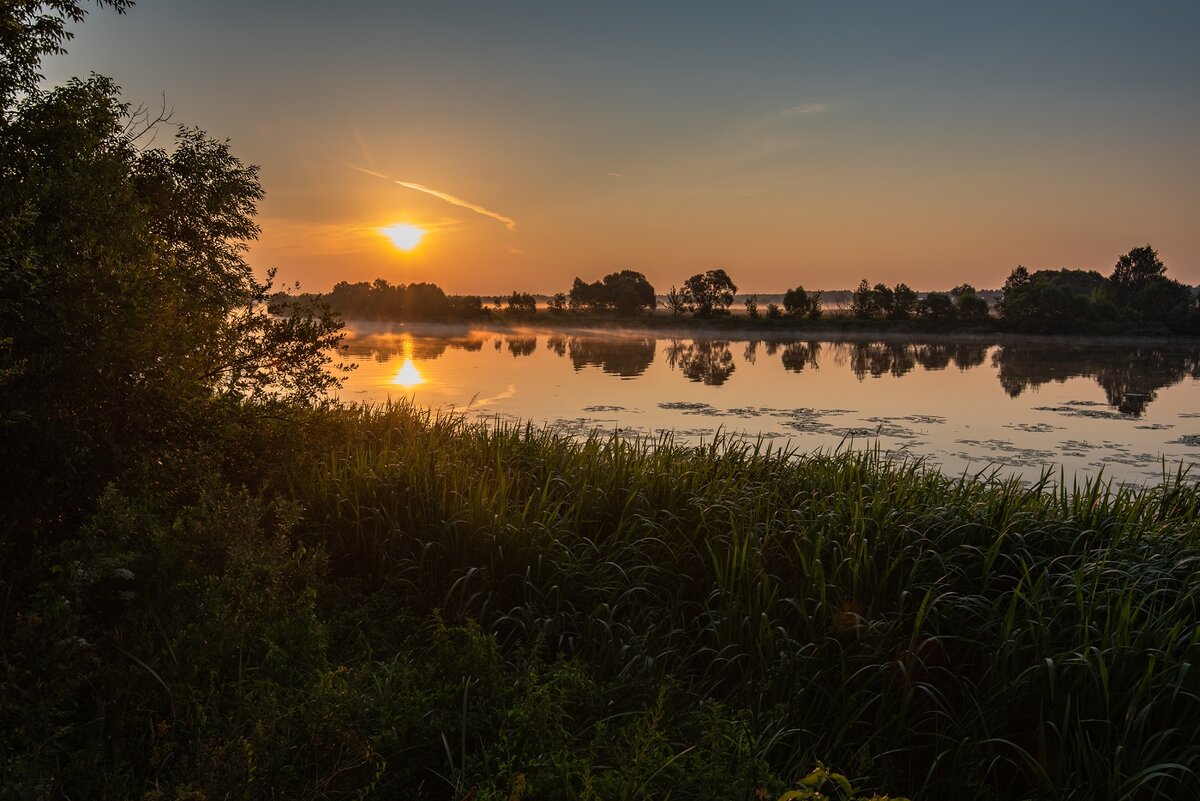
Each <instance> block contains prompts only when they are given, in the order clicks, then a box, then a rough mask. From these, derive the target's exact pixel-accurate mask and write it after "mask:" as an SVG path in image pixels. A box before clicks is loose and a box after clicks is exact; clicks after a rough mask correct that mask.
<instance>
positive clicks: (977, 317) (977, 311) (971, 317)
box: [952, 291, 988, 323]
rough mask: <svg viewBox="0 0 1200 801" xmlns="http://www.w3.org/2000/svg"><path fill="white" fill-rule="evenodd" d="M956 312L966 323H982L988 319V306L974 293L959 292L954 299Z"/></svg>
mask: <svg viewBox="0 0 1200 801" xmlns="http://www.w3.org/2000/svg"><path fill="white" fill-rule="evenodd" d="M952 296H953V293H952ZM954 312H955V316H956V317H957V318H958V319H959V320H961V321H962V322H964V323H980V322H983V321H984V320H986V319H987V318H988V304H987V301H986V300H984V299H983V298H981V297H979V295H977V294H975V293H974V292H973V291H972V292H959V294H958V296H957V297H955V298H954Z"/></svg>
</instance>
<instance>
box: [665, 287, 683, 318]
mask: <svg viewBox="0 0 1200 801" xmlns="http://www.w3.org/2000/svg"><path fill="white" fill-rule="evenodd" d="M667 308H668V309H670V310H671V315H672V316H673V317H678V316H679V315H681V314H683V313H684V312H686V311H687V310H688V302H687V298H686V297H684V294H683V293H682V292H680V291H679V290H678V289H676V288H675V287H674V286H672V287H671V291H670V292H668V293H667Z"/></svg>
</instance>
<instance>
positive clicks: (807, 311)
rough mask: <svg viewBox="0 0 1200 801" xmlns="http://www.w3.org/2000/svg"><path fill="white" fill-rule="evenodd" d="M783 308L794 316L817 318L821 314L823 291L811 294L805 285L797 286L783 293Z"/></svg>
mask: <svg viewBox="0 0 1200 801" xmlns="http://www.w3.org/2000/svg"><path fill="white" fill-rule="evenodd" d="M783 308H784V309H786V310H787V313H788V314H789V315H791V316H792V317H806V318H808V319H810V320H815V319H817V318H818V317H820V316H821V293H820V292H813V293H812V294H809V293H808V292H806V291H805V289H804V287H803V286H797V287H795V288H793V289H789V290H788V291H787V292H785V293H783Z"/></svg>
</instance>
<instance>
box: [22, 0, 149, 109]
mask: <svg viewBox="0 0 1200 801" xmlns="http://www.w3.org/2000/svg"><path fill="white" fill-rule="evenodd" d="M96 5H97V6H100V7H104V6H108V7H109V8H112V9H114V10H115V11H116V12H117V13H118V14H120V13H124V12H125V11H126V10H127V9H128V8H130V7H131V6H132V5H133V2H132V0H97V2H96ZM86 15H87V11H86V10H85V9H84V4H83V3H80V2H78V1H77V0H7V1H6V2H5V3H4V4H3V5H2V6H0V108H3V110H4V113H5V114H7V113H8V112H9V109H10V107H11V104H12V101H13V97H14V96H15V95H16V94H17V93H18V92H28V93H32V92H36V91H37V82H38V79H39V78H41V77H42V76H41V72H40V71H39V68H40V66H41V61H42V57H43V56H48V55H58V54H61V53H64V52H66V51H65V50H64V49H63V45H64V44H65V43H66V42H67V41H68V40H69V39H71V37H72V36H73V35H74V34H72V32H71V31H70V30H69V29H68V28H67V25H68V24H69V23H72V22H74V23H79V22H82V21H83V18H84V17H85V16H86Z"/></svg>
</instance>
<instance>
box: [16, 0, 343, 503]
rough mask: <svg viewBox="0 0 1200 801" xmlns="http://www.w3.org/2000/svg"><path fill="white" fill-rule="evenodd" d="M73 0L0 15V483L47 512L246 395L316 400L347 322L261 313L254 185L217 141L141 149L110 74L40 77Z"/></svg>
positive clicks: (190, 440)
mask: <svg viewBox="0 0 1200 801" xmlns="http://www.w3.org/2000/svg"><path fill="white" fill-rule="evenodd" d="M105 5H110V6H113V7H115V8H117V9H118V10H122V9H123V8H125V7H126V6H127V5H128V3H125V2H110V3H106V4H105ZM56 14H57V15H58V18H56V17H55V15H56ZM82 14H83V11H82V9H81V8H80V7H79V6H78V5H77V4H73V3H63V2H58V3H46V4H30V3H20V2H18V3H15V4H13V3H8V4H5V5H4V8H3V11H2V12H0V23H3V24H0V29H3V31H4V33H3V35H0V63H3V64H4V65H5V66H4V67H3V69H0V98H2V99H3V102H4V105H3V109H2V112H3V113H2V114H0V187H2V190H3V191H0V381H2V382H3V386H2V391H0V426H2V428H3V436H2V440H3V444H0V465H2V466H0V482H3V484H4V485H5V486H6V487H7V488H8V489H9V490H10V492H11V494H12V497H13V498H14V499H15V500H16V505H18V506H21V505H27V506H28V507H29V509H30V510H31V513H32V514H35V515H37V516H40V518H41V519H48V518H47V514H49V511H50V510H51V509H58V510H59V511H61V510H62V508H64V505H69V504H85V505H86V503H87V499H88V498H90V497H91V495H92V494H93V493H94V492H95V491H97V490H98V489H99V488H100V487H101V486H103V484H104V483H105V482H107V481H110V480H112V479H113V478H114V477H115V476H117V475H119V474H120V472H121V471H122V470H125V469H128V468H130V467H132V466H133V465H135V464H137V463H139V462H144V461H146V460H151V461H153V460H157V459H162V458H165V456H166V455H168V454H169V453H171V452H178V451H180V450H184V449H187V448H191V447H196V446H197V444H198V443H199V442H200V441H201V440H202V439H203V438H204V437H206V436H208V433H209V432H212V431H215V430H217V429H218V428H219V427H220V426H221V425H222V423H221V422H220V418H221V416H222V415H223V414H225V413H226V412H227V411H228V410H230V409H232V408H234V407H236V406H237V405H238V404H240V403H243V402H245V401H252V402H254V403H260V404H267V403H277V402H280V401H286V402H311V401H314V400H316V399H318V398H320V397H321V396H322V395H323V394H324V393H325V392H326V391H327V390H328V389H330V388H331V387H332V386H333V385H334V384H335V383H336V380H335V379H334V378H333V377H332V376H331V375H330V373H329V372H328V371H327V370H326V369H325V368H326V366H327V364H328V362H329V352H330V350H331V349H332V348H334V347H335V346H336V345H337V343H338V341H339V338H340V334H339V332H338V329H339V327H340V324H339V323H338V322H337V320H336V319H335V318H334V317H333V316H332V315H331V314H330V313H328V312H327V310H324V309H322V308H321V307H319V306H312V305H307V304H301V303H297V302H290V303H288V302H285V303H284V304H282V305H280V306H279V307H278V308H277V309H276V312H277V313H276V314H270V313H268V311H267V301H268V298H269V296H270V293H271V277H270V276H268V277H267V278H266V280H259V279H258V278H257V277H256V276H255V275H254V274H253V272H252V271H251V269H250V267H249V265H248V264H247V263H246V261H245V259H244V254H245V250H246V246H247V242H248V241H249V240H251V239H253V238H254V237H255V236H257V234H258V226H257V224H256V223H255V221H254V214H255V210H256V206H257V203H258V201H259V200H260V199H261V198H262V194H263V192H262V187H261V185H260V184H259V181H258V170H257V168H256V167H254V166H251V165H247V164H244V163H242V162H241V161H240V160H239V159H238V158H237V157H236V156H234V155H233V153H232V152H231V150H230V147H229V144H228V142H226V141H222V140H218V139H214V138H212V137H210V136H208V135H207V134H205V133H204V132H203V131H200V130H199V129H196V128H188V127H179V128H178V130H177V133H176V135H175V137H174V142H173V144H172V146H171V147H170V149H165V148H150V147H141V146H139V144H138V142H139V141H140V140H139V137H138V134H139V133H140V131H139V130H138V121H139V118H138V115H137V114H136V113H135V112H134V111H133V110H132V109H131V108H130V107H129V106H128V105H127V104H125V103H124V102H122V101H121V99H120V95H119V92H118V89H117V87H116V86H115V84H114V83H113V82H112V81H111V80H109V79H107V78H104V77H101V76H95V75H93V76H92V77H91V78H88V79H86V80H72V81H70V82H68V83H66V84H65V85H62V86H59V87H57V88H54V89H50V90H43V89H40V88H38V87H37V86H36V77H37V59H38V57H40V55H42V54H45V53H48V52H54V51H55V49H56V48H58V47H60V46H61V44H62V42H64V41H65V39H66V38H67V32H66V31H65V29H64V28H63V27H61V23H62V21H63V20H64V19H67V20H69V19H79V18H80V17H82ZM14 31H15V32H16V33H14ZM57 514H58V513H57V512H56V513H55V515H57Z"/></svg>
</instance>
